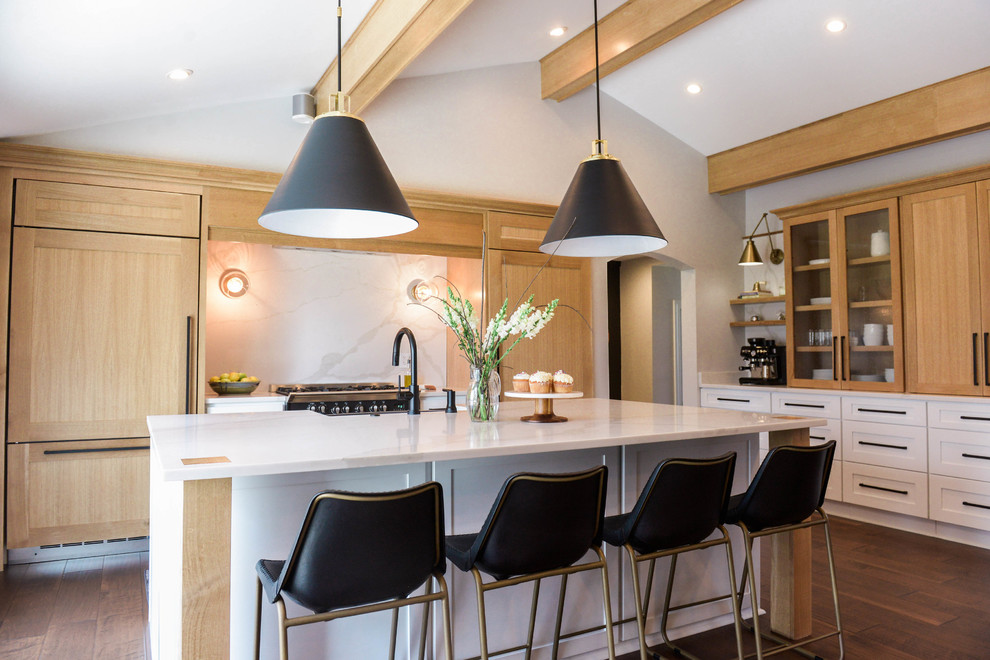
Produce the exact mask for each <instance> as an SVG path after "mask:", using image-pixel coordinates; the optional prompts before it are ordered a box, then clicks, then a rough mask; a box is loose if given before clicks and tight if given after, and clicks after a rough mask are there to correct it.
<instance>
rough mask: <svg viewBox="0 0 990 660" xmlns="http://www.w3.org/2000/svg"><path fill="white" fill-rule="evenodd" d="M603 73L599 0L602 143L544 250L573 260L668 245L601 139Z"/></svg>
mask: <svg viewBox="0 0 990 660" xmlns="http://www.w3.org/2000/svg"><path fill="white" fill-rule="evenodd" d="M598 87H599V71H598V0H595V100H596V106H595V107H596V112H597V117H598V139H597V140H595V141H594V142H593V143H592V149H591V150H592V154H591V155H590V156H589V157H588V158H585V159H584V160H583V161H582V162H581V164H580V165H578V169H577V172H576V173H575V174H574V178H573V179H572V180H571V185H570V187H569V188H568V189H567V193H566V194H565V195H564V199H563V201H561V202H560V206H559V207H558V209H557V214H556V215H554V217H553V222H552V223H550V229H548V230H547V235H546V236H545V237H544V238H543V244H542V245H540V251H541V252H546V253H548V254H558V255H561V256H568V257H618V256H623V255H628V254H640V253H643V252H652V251H653V250H659V249H660V248H662V247H664V246H665V245H667V239H666V238H664V237H663V234H662V233H661V232H660V228H659V227H657V223H656V221H655V220H654V219H653V216H652V215H651V214H650V210H649V209H648V208H646V204H644V203H643V199H642V198H641V197H640V196H639V193H638V192H636V187H635V186H634V185H633V184H632V181H630V179H629V176H628V175H627V174H626V171H625V169H624V168H623V167H622V163H620V162H619V159H618V158H614V157H613V156H611V155H609V153H608V144H607V142H606V141H605V140H602V105H601V92H600V90H599V88H598Z"/></svg>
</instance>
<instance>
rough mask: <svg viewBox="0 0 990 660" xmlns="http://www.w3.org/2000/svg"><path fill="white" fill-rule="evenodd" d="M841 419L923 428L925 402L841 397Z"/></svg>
mask: <svg viewBox="0 0 990 660" xmlns="http://www.w3.org/2000/svg"><path fill="white" fill-rule="evenodd" d="M842 419H843V420H847V419H850V420H856V421H860V422H882V423H884V424H907V425H910V426H924V425H925V423H926V422H925V420H926V414H925V402H924V401H921V400H912V399H886V398H884V399H880V398H876V399H872V398H866V397H851V396H844V397H842Z"/></svg>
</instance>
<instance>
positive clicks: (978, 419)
mask: <svg viewBox="0 0 990 660" xmlns="http://www.w3.org/2000/svg"><path fill="white" fill-rule="evenodd" d="M959 419H967V420H969V421H971V422H990V417H978V416H976V415H959Z"/></svg>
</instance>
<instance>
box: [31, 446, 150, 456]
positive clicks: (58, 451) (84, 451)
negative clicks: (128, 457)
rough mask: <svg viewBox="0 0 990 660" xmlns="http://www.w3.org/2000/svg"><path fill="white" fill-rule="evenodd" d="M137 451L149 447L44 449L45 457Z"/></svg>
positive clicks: (148, 447)
mask: <svg viewBox="0 0 990 660" xmlns="http://www.w3.org/2000/svg"><path fill="white" fill-rule="evenodd" d="M138 449H151V447H150V446H149V445H135V446H134V447H94V448H93V449H46V450H45V451H44V454H45V456H54V455H56V454H97V453H102V452H108V451H135V450H138Z"/></svg>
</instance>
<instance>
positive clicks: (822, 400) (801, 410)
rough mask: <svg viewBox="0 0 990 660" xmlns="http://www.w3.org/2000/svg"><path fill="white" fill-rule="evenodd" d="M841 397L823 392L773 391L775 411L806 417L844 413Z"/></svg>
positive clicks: (837, 415) (835, 415)
mask: <svg viewBox="0 0 990 660" xmlns="http://www.w3.org/2000/svg"><path fill="white" fill-rule="evenodd" d="M840 400H841V399H840V397H837V396H827V395H822V394H798V393H793V394H792V393H791V392H787V393H781V392H774V393H773V411H774V412H775V413H786V414H788V415H805V416H806V417H832V418H835V419H838V418H839V417H840V415H841V413H842V409H841V406H840V403H839V402H840Z"/></svg>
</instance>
